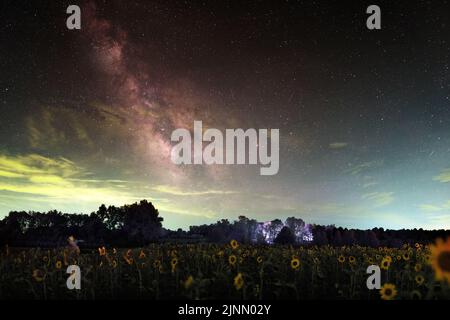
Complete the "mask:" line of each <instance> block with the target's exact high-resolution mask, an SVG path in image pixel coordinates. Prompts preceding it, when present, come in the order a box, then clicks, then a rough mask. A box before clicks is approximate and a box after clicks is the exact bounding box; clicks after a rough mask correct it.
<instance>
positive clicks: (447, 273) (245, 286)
mask: <svg viewBox="0 0 450 320" xmlns="http://www.w3.org/2000/svg"><path fill="white" fill-rule="evenodd" d="M69 265H77V266H79V267H80V270H81V289H80V290H69V289H68V288H67V285H66V281H67V278H68V276H69V274H67V273H66V270H67V267H68V266H69ZM370 265H377V266H379V267H380V270H381V288H380V289H374V290H369V289H368V287H367V285H366V282H367V278H368V277H369V276H370V274H367V268H368V266H370ZM449 281H450V239H449V240H447V241H445V242H444V241H442V240H438V241H437V242H436V243H435V244H433V245H422V244H419V243H417V244H415V245H413V246H410V245H404V246H403V247H402V248H368V247H360V246H352V247H338V248H336V247H331V246H321V247H318V246H311V247H292V246H255V245H241V244H239V243H238V242H236V241H231V243H229V244H226V245H216V244H152V245H149V246H147V247H145V248H138V249H115V248H104V247H101V248H98V249H96V250H81V252H80V251H79V250H73V249H69V248H61V249H50V250H47V249H39V248H33V249H20V248H8V247H5V248H2V250H1V255H0V299H82V300H93V299H200V300H202V299H233V300H266V299H287V300H292V299H306V300H308V299H358V300H379V299H384V300H393V299H419V300H420V299H422V300H430V299H450V289H449Z"/></svg>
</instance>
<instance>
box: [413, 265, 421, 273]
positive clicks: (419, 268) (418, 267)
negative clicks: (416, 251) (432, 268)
mask: <svg viewBox="0 0 450 320" xmlns="http://www.w3.org/2000/svg"><path fill="white" fill-rule="evenodd" d="M420 270H422V265H421V264H420V263H416V265H415V266H414V271H416V272H420Z"/></svg>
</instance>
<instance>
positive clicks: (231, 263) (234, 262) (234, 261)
mask: <svg viewBox="0 0 450 320" xmlns="http://www.w3.org/2000/svg"><path fill="white" fill-rule="evenodd" d="M236 261H237V258H236V256H235V255H233V254H232V255H231V256H229V257H228V263H229V264H230V265H232V266H234V265H235V264H236Z"/></svg>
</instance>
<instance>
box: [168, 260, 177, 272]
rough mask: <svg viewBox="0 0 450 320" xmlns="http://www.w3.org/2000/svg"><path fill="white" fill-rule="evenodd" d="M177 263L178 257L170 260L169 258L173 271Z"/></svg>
mask: <svg viewBox="0 0 450 320" xmlns="http://www.w3.org/2000/svg"><path fill="white" fill-rule="evenodd" d="M177 264H178V259H177V258H172V260H170V265H171V267H172V272H175V270H176V269H177Z"/></svg>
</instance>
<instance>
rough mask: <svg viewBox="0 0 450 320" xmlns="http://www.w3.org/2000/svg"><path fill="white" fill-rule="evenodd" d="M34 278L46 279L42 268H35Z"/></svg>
mask: <svg viewBox="0 0 450 320" xmlns="http://www.w3.org/2000/svg"><path fill="white" fill-rule="evenodd" d="M33 278H34V280H36V282H42V281H44V279H45V274H44V272H43V271H42V270H39V269H35V270H34V271H33Z"/></svg>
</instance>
